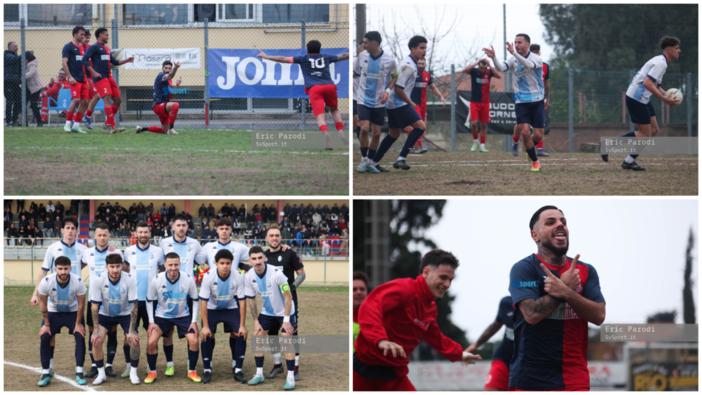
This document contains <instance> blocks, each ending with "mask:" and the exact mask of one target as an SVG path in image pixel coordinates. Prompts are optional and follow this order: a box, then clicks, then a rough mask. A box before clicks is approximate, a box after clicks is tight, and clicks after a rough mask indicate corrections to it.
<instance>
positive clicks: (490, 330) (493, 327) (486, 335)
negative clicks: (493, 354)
mask: <svg viewBox="0 0 702 395" xmlns="http://www.w3.org/2000/svg"><path fill="white" fill-rule="evenodd" d="M502 325H503V324H502V322H500V321H495V322H493V323H492V324H490V325H489V326H488V327H487V329H485V331H484V332H483V334H482V335H480V337H479V338H478V340H477V341H476V342H475V343H473V344H471V345H470V347H468V348H467V349H466V351H468V352H469V353H475V351H476V350H477V349H478V348H480V346H482V345H483V344H485V343H486V342H487V341H488V340H490V338H491V337H493V336H494V335H495V333H497V331H499V330H500V328H502Z"/></svg>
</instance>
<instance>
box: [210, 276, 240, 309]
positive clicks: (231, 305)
mask: <svg viewBox="0 0 702 395" xmlns="http://www.w3.org/2000/svg"><path fill="white" fill-rule="evenodd" d="M200 299H202V300H206V301H207V310H232V309H238V308H239V303H238V301H237V299H238V300H242V301H243V300H244V299H246V294H245V292H244V276H242V275H241V274H239V272H238V271H236V270H233V269H232V271H231V272H229V276H227V278H225V279H223V278H222V277H220V276H219V273H218V272H217V268H213V269H211V270H210V271H208V272H207V273H205V276H204V277H203V279H202V286H200Z"/></svg>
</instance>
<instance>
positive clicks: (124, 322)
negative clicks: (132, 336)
mask: <svg viewBox="0 0 702 395" xmlns="http://www.w3.org/2000/svg"><path fill="white" fill-rule="evenodd" d="M129 320H130V316H128V315H121V316H119V317H110V316H107V315H102V314H98V325H100V326H101V327H103V328H105V329H107V331H108V332H109V331H111V330H112V327H113V326H115V325H120V326H121V327H122V330H123V331H124V333H129Z"/></svg>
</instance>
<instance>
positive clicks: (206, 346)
mask: <svg viewBox="0 0 702 395" xmlns="http://www.w3.org/2000/svg"><path fill="white" fill-rule="evenodd" d="M200 346H201V347H202V364H203V365H204V367H205V370H210V371H211V370H212V337H208V338H207V340H205V341H204V342H201V343H200Z"/></svg>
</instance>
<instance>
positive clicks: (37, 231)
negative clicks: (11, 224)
mask: <svg viewBox="0 0 702 395" xmlns="http://www.w3.org/2000/svg"><path fill="white" fill-rule="evenodd" d="M34 239H35V240H36V243H37V244H39V245H40V246H42V247H43V246H44V232H43V231H42V230H41V228H40V227H38V226H34Z"/></svg>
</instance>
